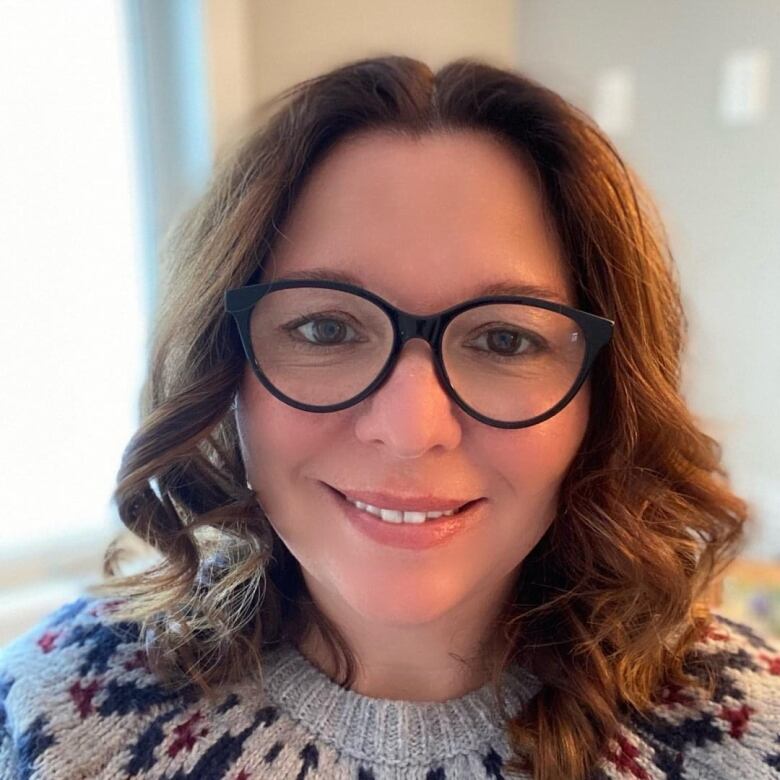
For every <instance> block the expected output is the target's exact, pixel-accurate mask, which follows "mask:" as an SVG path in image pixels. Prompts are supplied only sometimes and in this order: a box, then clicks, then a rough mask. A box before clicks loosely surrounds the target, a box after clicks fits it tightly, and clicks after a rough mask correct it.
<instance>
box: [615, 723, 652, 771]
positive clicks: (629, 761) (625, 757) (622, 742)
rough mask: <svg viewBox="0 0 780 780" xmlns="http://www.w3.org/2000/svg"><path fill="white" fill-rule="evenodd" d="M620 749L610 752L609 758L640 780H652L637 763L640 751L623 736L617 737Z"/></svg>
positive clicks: (619, 767)
mask: <svg viewBox="0 0 780 780" xmlns="http://www.w3.org/2000/svg"><path fill="white" fill-rule="evenodd" d="M617 743H618V749H617V750H609V751H608V752H607V758H608V759H609V760H610V761H611V762H612V763H613V764H614V765H615V766H616V767H617V768H618V769H620V770H621V771H623V772H629V773H630V774H631V776H632V777H636V778H638V780H650V775H648V774H647V772H646V771H645V770H644V768H643V767H642V766H640V764H639V763H638V762H637V760H636V759H637V756H638V755H639V750H637V748H636V747H634V745H632V744H631V743H630V742H629V741H628V740H627V739H626V738H625V737H624V736H623V735H622V734H620V735H618V737H617Z"/></svg>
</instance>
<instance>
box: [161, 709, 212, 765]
mask: <svg viewBox="0 0 780 780" xmlns="http://www.w3.org/2000/svg"><path fill="white" fill-rule="evenodd" d="M202 717H203V715H201V712H200V710H198V711H197V712H196V713H195V714H194V715H193V716H192V717H191V718H188V719H187V720H185V721H184V723H181V724H179V725H178V726H176V728H174V730H173V733H174V734H176V739H175V740H174V741H173V742H172V743H171V744H170V746H169V747H168V755H169V756H171V758H174V757H175V756H176V755H177V754H178V753H179V751H180V750H181V749H182V748H187V750H190V751H191V750H192V748H193V747H194V746H195V743H196V742H197V741H198V737H205V736H206V734H208V733H209V730H208V729H207V728H204V729H201V731H200V732H198V733H195V729H194V726H195V725H196V724H197V722H198V721H199V720H201V718H202Z"/></svg>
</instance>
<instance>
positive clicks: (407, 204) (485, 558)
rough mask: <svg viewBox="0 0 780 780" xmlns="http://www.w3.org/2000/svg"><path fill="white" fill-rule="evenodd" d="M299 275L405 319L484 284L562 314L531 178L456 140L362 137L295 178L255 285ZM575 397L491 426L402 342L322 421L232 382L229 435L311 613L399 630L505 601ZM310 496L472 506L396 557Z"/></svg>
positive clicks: (339, 511) (559, 265) (250, 379)
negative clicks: (357, 290) (344, 282)
mask: <svg viewBox="0 0 780 780" xmlns="http://www.w3.org/2000/svg"><path fill="white" fill-rule="evenodd" d="M315 267H316V268H318V269H326V271H333V272H343V273H348V274H351V275H352V276H354V277H355V278H357V279H358V280H359V283H360V285H361V286H363V287H365V288H367V289H368V290H371V291H373V292H375V293H377V294H378V295H380V296H381V297H382V298H384V299H385V300H387V301H389V302H390V303H392V304H394V305H396V306H398V307H399V308H401V309H403V310H404V311H408V312H414V313H417V314H429V313H432V312H438V311H440V310H443V309H446V308H448V307H451V306H453V305H455V304H457V303H459V302H461V301H464V300H466V299H468V298H472V297H476V296H478V295H479V294H480V290H481V288H483V287H485V286H487V285H490V284H495V283H496V282H512V283H517V284H528V285H537V286H540V287H545V288H548V289H549V290H550V292H551V295H554V296H555V297H556V298H557V299H559V300H560V301H562V302H564V303H568V304H570V305H576V300H575V298H574V297H573V291H572V289H571V284H570V280H569V278H568V276H567V269H566V266H565V264H564V261H563V258H562V255H561V251H560V248H559V245H558V242H557V239H556V236H555V235H554V234H553V233H552V232H551V229H550V228H549V226H548V224H547V223H546V221H545V219H544V216H543V206H542V201H541V197H540V193H539V192H538V191H537V189H536V186H535V184H534V181H533V179H532V178H531V177H530V176H529V175H528V173H527V172H526V170H525V169H524V167H523V166H522V165H521V164H520V163H519V162H518V160H517V159H516V158H515V157H514V156H513V154H512V153H511V152H510V151H509V150H508V149H506V148H505V147H504V146H502V145H500V144H499V142H497V141H495V140H492V139H491V138H489V137H487V136H484V135H478V134H473V133H465V132H462V133H455V134H435V135H428V136H425V137H423V138H421V139H417V140H411V139H408V138H399V137H392V136H390V135H386V134H385V135H383V134H371V135H367V136H363V137H362V138H359V139H357V140H354V139H353V140H351V141H348V142H346V143H344V144H343V145H341V146H337V147H336V148H335V149H334V150H333V151H332V152H331V153H330V155H329V156H328V157H327V158H326V159H325V160H324V161H323V162H322V163H321V164H320V165H319V166H318V167H317V168H316V169H315V170H314V171H313V172H312V174H311V176H310V177H309V179H308V180H307V182H306V184H305V186H304V188H303V191H302V192H301V194H300V196H299V198H298V200H297V202H296V204H295V207H294V209H293V211H292V213H291V215H290V218H289V219H288V220H287V222H286V224H284V225H283V226H282V229H281V234H280V235H279V237H278V242H277V244H276V246H275V249H274V255H273V262H272V263H271V265H270V267H269V266H266V269H265V271H264V279H263V281H266V280H268V279H270V278H274V279H279V278H286V277H288V276H289V275H291V274H297V273H299V272H304V271H307V270H310V269H313V268H315ZM588 393H589V385H588V384H587V383H586V384H585V385H584V386H583V388H582V389H581V391H580V392H579V393H578V395H577V396H576V397H575V398H574V400H573V401H572V402H571V403H570V404H569V405H568V406H567V407H566V408H565V409H564V410H563V411H562V412H560V413H559V414H557V415H556V416H554V417H552V418H551V419H548V420H546V421H545V422H543V423H540V424H538V425H535V426H532V427H529V428H521V429H514V430H512V429H500V428H494V427H490V426H488V425H485V424H484V423H482V422H479V421H477V420H475V419H473V418H472V417H470V416H469V415H468V414H467V413H466V412H465V411H463V410H462V409H461V408H460V407H458V406H457V405H456V404H455V403H454V402H453V401H452V400H450V398H449V397H448V396H447V394H446V392H445V391H444V389H443V388H442V387H441V386H440V384H439V381H438V379H437V377H436V375H435V373H434V365H433V362H432V354H431V351H430V348H429V346H428V345H427V344H426V343H424V342H423V341H421V340H419V339H414V340H412V341H411V342H409V343H407V345H406V347H405V349H404V350H403V352H402V353H401V356H400V359H399V361H398V363H397V365H396V366H395V369H394V370H393V372H392V374H391V376H390V377H389V379H388V380H387V382H386V383H385V384H384V385H383V386H382V387H381V388H380V389H379V390H378V391H376V392H375V393H374V394H373V395H371V396H369V397H368V398H366V399H364V400H363V401H361V402H360V403H358V404H357V405H355V406H353V407H351V408H349V409H344V410H342V411H339V412H331V413H326V414H320V413H312V412H306V411H301V410H298V409H294V408H292V407H290V406H288V405H286V404H284V403H283V402H282V401H280V400H278V399H277V398H275V397H274V396H273V395H272V394H271V393H269V392H268V391H267V390H266V389H265V388H264V387H263V386H262V385H261V384H260V382H259V381H258V380H257V378H256V377H255V376H254V374H253V373H252V371H251V369H250V368H249V366H247V369H246V373H245V375H244V377H243V380H242V384H241V387H240V392H239V398H238V406H237V422H238V427H239V433H240V438H241V446H242V450H243V455H244V460H245V464H246V468H247V478H248V480H249V481H250V483H251V485H252V487H253V488H254V489H255V490H256V492H257V496H258V501H259V502H260V504H261V506H262V507H263V508H264V509H265V511H266V513H267V514H268V516H269V519H270V521H271V523H272V525H273V526H274V528H275V530H276V531H277V533H278V534H279V536H280V537H281V538H282V540H283V541H284V543H285V544H286V545H287V547H288V548H289V549H290V551H291V552H292V554H293V555H294V556H295V558H296V559H297V560H298V561H299V562H300V565H301V567H302V570H303V576H304V578H305V580H306V583H307V585H308V587H309V590H310V592H311V594H312V596H313V598H314V600H315V602H317V603H318V604H319V605H320V606H321V607H322V608H323V609H324V610H325V611H326V613H327V614H329V616H330V617H332V618H334V619H336V621H337V622H338V623H339V624H340V625H341V626H342V627H343V628H346V629H347V631H349V624H350V622H352V623H361V622H362V623H363V624H364V625H373V626H379V625H382V626H390V625H393V626H399V627H400V626H404V627H405V628H407V629H409V628H413V627H415V626H418V625H421V624H423V623H428V622H430V621H435V620H436V619H437V618H441V617H442V616H444V615H446V614H447V613H450V614H464V615H465V614H467V607H468V606H469V605H470V606H471V607H472V610H473V611H474V612H475V614H486V610H488V609H490V608H491V607H490V605H491V604H495V603H496V600H497V599H499V598H502V597H503V596H505V595H506V594H507V592H508V591H509V589H511V585H512V583H513V581H514V579H515V575H516V574H517V570H518V567H519V566H520V564H521V563H522V561H523V559H524V558H525V557H526V555H527V554H528V552H529V551H530V550H531V549H532V548H533V547H534V546H535V545H536V543H537V542H538V541H539V539H540V538H541V537H542V535H543V534H544V533H545V531H546V530H547V528H548V527H549V525H550V523H551V522H552V520H553V517H554V514H555V510H556V498H557V494H558V490H559V485H560V483H561V480H562V478H563V477H564V475H565V473H566V470H567V468H568V466H569V464H570V462H571V461H572V458H573V457H574V455H575V452H576V451H577V449H578V447H579V445H580V442H581V440H582V438H583V435H584V432H585V428H586V424H587V409H588ZM323 483H325V484H323ZM325 485H331V486H333V487H336V488H338V489H339V490H341V491H342V492H344V493H350V491H370V490H373V491H381V492H385V493H391V494H394V495H401V496H425V495H435V496H438V497H453V498H458V499H464V498H465V499H471V498H479V497H483V498H484V499H485V500H484V501H483V506H482V508H481V511H480V515H479V520H478V522H475V523H473V524H472V525H470V526H469V527H468V528H467V529H466V530H465V531H464V532H462V533H458V534H455V535H454V536H452V537H450V538H449V539H448V540H447V541H446V542H444V543H442V544H438V545H435V546H431V547H427V548H425V549H401V548H398V547H394V546H388V545H386V544H382V543H379V542H377V541H375V540H374V539H373V538H370V537H368V536H366V535H365V534H363V533H362V532H360V531H359V530H356V528H355V527H354V525H353V524H352V523H351V522H349V521H348V519H347V517H346V515H345V512H344V508H343V506H341V505H340V504H339V503H338V502H337V501H336V500H335V499H334V496H333V495H332V493H331V491H330V490H329V489H328V488H327V487H326V486H325ZM376 522H381V521H380V520H376Z"/></svg>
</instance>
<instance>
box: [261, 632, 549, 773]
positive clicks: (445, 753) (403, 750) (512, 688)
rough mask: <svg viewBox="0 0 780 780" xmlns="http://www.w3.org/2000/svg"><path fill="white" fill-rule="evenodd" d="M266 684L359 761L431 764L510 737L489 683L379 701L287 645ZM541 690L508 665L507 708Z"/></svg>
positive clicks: (272, 662) (267, 665)
mask: <svg viewBox="0 0 780 780" xmlns="http://www.w3.org/2000/svg"><path fill="white" fill-rule="evenodd" d="M263 687H264V689H265V691H266V693H267V695H268V697H269V699H270V700H271V701H272V702H273V703H274V704H276V705H277V706H278V707H279V708H280V709H282V710H283V711H284V712H286V713H287V714H288V715H289V716H290V717H291V718H293V719H294V720H295V721H297V722H298V723H300V724H301V725H302V726H303V727H304V728H305V729H306V730H307V731H308V732H309V733H310V734H311V735H312V736H314V737H316V738H317V739H318V740H320V741H322V742H324V743H326V744H328V745H330V746H332V747H333V748H334V749H335V750H336V751H337V752H339V753H341V754H346V755H349V756H351V757H352V758H354V759H357V760H363V761H372V762H377V761H379V762H381V763H390V764H395V765H415V764H425V763H431V762H433V761H445V760H447V759H449V758H452V757H453V756H454V755H458V754H461V753H465V752H469V751H473V750H479V749H482V748H484V747H485V745H486V744H487V743H491V742H493V743H495V742H499V741H501V740H503V739H504V738H505V734H504V729H505V724H504V723H503V722H502V721H501V718H500V714H499V712H498V708H497V706H496V701H495V697H494V692H493V688H492V685H491V683H490V682H487V683H485V684H484V685H483V686H482V687H481V688H478V689H476V690H473V691H471V692H469V693H466V694H464V695H463V696H459V697H456V698H453V699H449V700H447V701H443V702H430V701H406V700H401V699H381V698H374V697H370V696H365V695H363V694H360V693H356V692H355V691H351V690H347V689H345V688H342V687H341V686H340V685H339V684H338V683H336V682H335V681H334V680H331V679H330V678H329V677H328V676H327V675H326V674H325V673H324V672H323V671H322V670H320V669H319V668H318V667H316V666H315V665H314V664H313V663H312V662H311V661H309V659H308V658H306V656H304V655H303V654H302V653H301V652H300V650H298V648H296V647H295V646H294V645H293V644H291V643H290V642H285V643H284V644H282V645H281V646H280V647H278V648H275V649H274V650H270V651H269V650H266V651H265V661H264V664H263ZM540 687H541V684H540V682H539V680H538V679H537V678H536V676H535V675H533V674H532V673H531V672H530V671H528V670H527V669H525V668H524V667H522V666H519V665H517V664H515V665H513V666H512V667H511V668H510V669H508V670H505V672H504V676H503V678H502V692H503V696H504V701H505V704H506V707H507V710H508V712H509V713H510V714H515V713H517V712H519V711H520V710H521V709H522V707H524V706H525V705H526V704H527V703H528V701H530V699H531V698H533V696H534V695H535V694H536V693H537V692H538V690H539V688H540Z"/></svg>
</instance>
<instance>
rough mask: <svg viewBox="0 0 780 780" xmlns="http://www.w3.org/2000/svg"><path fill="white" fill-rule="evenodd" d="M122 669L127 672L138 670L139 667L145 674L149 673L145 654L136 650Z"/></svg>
mask: <svg viewBox="0 0 780 780" xmlns="http://www.w3.org/2000/svg"><path fill="white" fill-rule="evenodd" d="M124 667H125V669H127V671H128V672H130V671H132V670H133V669H138V668H139V667H143V668H144V669H146V671H147V672H151V669H150V668H149V661H148V659H147V657H146V653H144V651H143V650H136V651H135V654H134V655H133V657H132V658H131V659H130V660H129V661H125V663H124Z"/></svg>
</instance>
